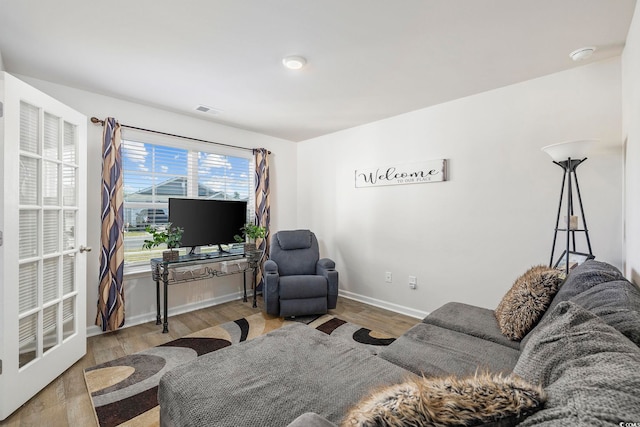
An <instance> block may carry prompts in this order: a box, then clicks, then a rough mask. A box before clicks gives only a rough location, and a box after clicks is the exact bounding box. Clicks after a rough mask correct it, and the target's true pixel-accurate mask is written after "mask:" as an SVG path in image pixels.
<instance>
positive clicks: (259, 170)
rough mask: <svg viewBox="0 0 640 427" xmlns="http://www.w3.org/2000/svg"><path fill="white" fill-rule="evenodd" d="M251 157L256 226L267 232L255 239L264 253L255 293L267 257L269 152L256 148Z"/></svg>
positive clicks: (269, 209) (269, 220) (259, 286)
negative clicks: (254, 171) (253, 168)
mask: <svg viewBox="0 0 640 427" xmlns="http://www.w3.org/2000/svg"><path fill="white" fill-rule="evenodd" d="M253 156H254V159H255V166H256V167H255V169H256V177H255V184H256V225H260V226H262V227H264V228H266V230H267V235H266V236H265V238H264V239H256V246H257V247H258V249H261V250H263V251H264V256H263V257H262V259H261V260H260V263H259V264H258V269H257V272H256V288H255V290H254V292H255V291H257V290H258V288H260V289H262V266H263V264H264V261H265V260H266V259H267V257H268V256H269V240H270V237H271V233H270V231H269V224H270V222H271V202H270V200H269V199H270V197H269V193H270V190H269V151H268V150H266V149H264V148H257V149H255V150H253Z"/></svg>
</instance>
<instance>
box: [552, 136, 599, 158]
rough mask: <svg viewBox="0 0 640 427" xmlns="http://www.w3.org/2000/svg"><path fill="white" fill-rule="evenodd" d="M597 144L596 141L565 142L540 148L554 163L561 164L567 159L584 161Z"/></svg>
mask: <svg viewBox="0 0 640 427" xmlns="http://www.w3.org/2000/svg"><path fill="white" fill-rule="evenodd" d="M597 142H598V140H597V139H580V140H577V141H565V142H559V143H557V144H551V145H547V146H546V147H542V151H544V152H545V153H547V154H548V155H549V156H550V157H551V159H553V161H554V162H561V161H564V160H567V159H568V158H572V159H576V160H577V159H584V158H585V157H587V154H588V153H589V152H590V151H591V149H592V148H593V147H594V145H595V144H596V143H597Z"/></svg>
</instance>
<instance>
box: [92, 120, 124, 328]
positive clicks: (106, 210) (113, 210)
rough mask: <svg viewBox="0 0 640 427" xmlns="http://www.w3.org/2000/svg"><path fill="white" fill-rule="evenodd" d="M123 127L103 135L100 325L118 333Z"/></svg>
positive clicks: (111, 126)
mask: <svg viewBox="0 0 640 427" xmlns="http://www.w3.org/2000/svg"><path fill="white" fill-rule="evenodd" d="M121 142H122V141H121V138H120V124H119V123H118V122H117V121H116V119H114V118H113V117H109V118H107V119H106V120H105V122H104V132H103V134H102V211H101V217H102V233H101V244H100V287H99V289H98V314H97V316H96V325H98V326H100V327H101V328H102V330H103V331H114V330H116V329H118V328H120V327H122V326H123V325H124V286H123V281H122V279H123V272H124V244H123V235H122V231H123V223H124V216H123V194H124V191H123V186H122V148H121Z"/></svg>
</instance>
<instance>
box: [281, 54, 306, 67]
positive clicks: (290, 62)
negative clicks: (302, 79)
mask: <svg viewBox="0 0 640 427" xmlns="http://www.w3.org/2000/svg"><path fill="white" fill-rule="evenodd" d="M282 64H283V65H284V66H285V67H287V68H288V69H290V70H299V69H301V68H302V67H304V66H305V65H306V64H307V60H306V59H304V58H303V57H302V56H287V57H286V58H284V59H283V60H282Z"/></svg>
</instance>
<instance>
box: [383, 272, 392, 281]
mask: <svg viewBox="0 0 640 427" xmlns="http://www.w3.org/2000/svg"><path fill="white" fill-rule="evenodd" d="M391 279H392V275H391V272H390V271H387V272H386V273H384V281H385V282H387V283H391V281H392V280H391Z"/></svg>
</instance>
